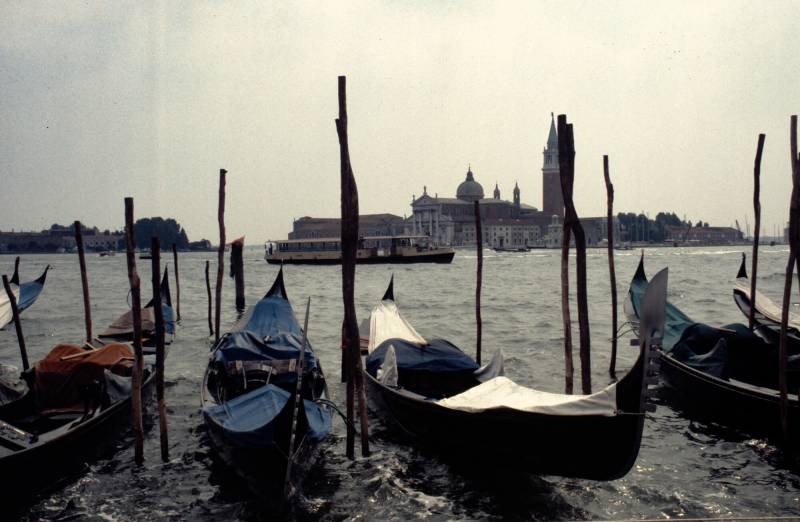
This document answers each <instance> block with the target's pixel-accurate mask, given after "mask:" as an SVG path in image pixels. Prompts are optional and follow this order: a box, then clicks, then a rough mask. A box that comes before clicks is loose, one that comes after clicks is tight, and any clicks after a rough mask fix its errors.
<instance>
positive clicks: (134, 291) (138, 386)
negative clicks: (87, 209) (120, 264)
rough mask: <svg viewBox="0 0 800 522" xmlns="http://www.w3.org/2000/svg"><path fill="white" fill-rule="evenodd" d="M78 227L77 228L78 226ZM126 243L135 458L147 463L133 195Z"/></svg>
mask: <svg viewBox="0 0 800 522" xmlns="http://www.w3.org/2000/svg"><path fill="white" fill-rule="evenodd" d="M76 228H77V227H76ZM125 246H126V251H127V262H128V283H129V284H130V286H131V312H132V314H133V359H134V361H133V375H132V378H131V388H132V389H131V410H132V414H133V419H132V423H131V424H132V428H133V436H134V439H135V442H134V460H135V462H136V464H138V465H141V464H142V463H144V426H143V425H142V375H143V373H144V356H143V354H142V299H141V295H140V288H139V287H140V282H139V274H137V273H136V243H135V242H134V240H133V198H125Z"/></svg>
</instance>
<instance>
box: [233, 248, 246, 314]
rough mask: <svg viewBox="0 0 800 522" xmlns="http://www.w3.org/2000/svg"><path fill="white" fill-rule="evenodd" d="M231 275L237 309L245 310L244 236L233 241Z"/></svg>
mask: <svg viewBox="0 0 800 522" xmlns="http://www.w3.org/2000/svg"><path fill="white" fill-rule="evenodd" d="M230 275H231V277H233V279H234V283H235V286H236V310H238V311H240V312H241V311H242V310H244V306H245V304H244V238H242V240H241V241H239V240H238V239H237V240H236V241H233V242H232V243H231V271H230Z"/></svg>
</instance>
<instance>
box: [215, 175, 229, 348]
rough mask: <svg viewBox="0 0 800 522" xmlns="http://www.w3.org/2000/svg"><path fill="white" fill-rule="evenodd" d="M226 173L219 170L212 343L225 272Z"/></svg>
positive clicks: (217, 325)
mask: <svg viewBox="0 0 800 522" xmlns="http://www.w3.org/2000/svg"><path fill="white" fill-rule="evenodd" d="M227 173H228V171H227V170H225V169H219V207H218V212H217V221H218V222H219V250H218V252H217V288H216V292H217V295H216V299H215V303H214V304H215V306H216V308H215V310H214V341H215V342H216V341H219V322H220V314H221V312H222V275H223V274H224V271H225V174H227Z"/></svg>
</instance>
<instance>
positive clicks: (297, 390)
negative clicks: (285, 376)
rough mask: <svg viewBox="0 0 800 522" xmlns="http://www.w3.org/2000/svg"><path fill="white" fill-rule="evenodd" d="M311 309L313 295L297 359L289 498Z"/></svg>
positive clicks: (286, 480) (287, 481) (286, 486)
mask: <svg viewBox="0 0 800 522" xmlns="http://www.w3.org/2000/svg"><path fill="white" fill-rule="evenodd" d="M310 311H311V297H310V296H309V298H308V301H307V302H306V318H305V321H303V343H302V344H301V345H300V360H299V361H297V375H296V379H297V381H296V385H295V388H294V403H293V404H292V428H291V431H290V432H289V446H288V447H287V448H288V449H287V452H286V457H287V458H286V475H285V476H284V479H283V494H284V497H286V498H288V497H289V493H290V492H291V491H290V490H291V481H290V479H291V477H292V463H293V462H294V455H295V452H294V446H295V441H296V440H297V428H298V424H299V422H298V419H299V413H300V405H301V404H302V403H303V362H304V361H305V354H306V343H307V341H308V314H309V312H310Z"/></svg>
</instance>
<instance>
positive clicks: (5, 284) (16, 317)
mask: <svg viewBox="0 0 800 522" xmlns="http://www.w3.org/2000/svg"><path fill="white" fill-rule="evenodd" d="M17 259H19V258H17ZM3 288H5V290H6V294H8V302H9V303H10V304H11V314H12V316H13V318H14V329H16V331H17V344H19V354H20V355H21V356H22V369H23V370H27V369H28V368H30V365H29V364H28V351H27V350H26V349H25V337H23V335H22V324H21V323H20V321H19V309H18V308H17V298H16V297H14V291H13V290H11V284H10V283H9V281H8V277H7V276H6V275H5V274H4V275H3Z"/></svg>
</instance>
